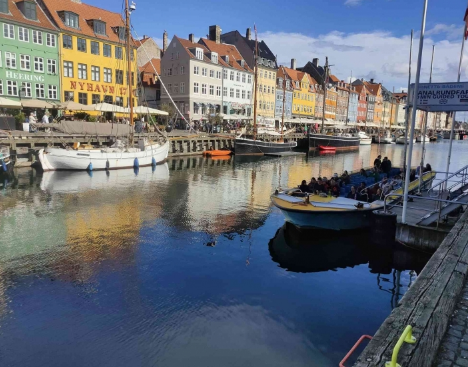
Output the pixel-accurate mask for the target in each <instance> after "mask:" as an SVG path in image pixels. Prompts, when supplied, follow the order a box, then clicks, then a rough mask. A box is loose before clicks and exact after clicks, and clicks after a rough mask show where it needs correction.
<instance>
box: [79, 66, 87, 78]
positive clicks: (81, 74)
mask: <svg viewBox="0 0 468 367" xmlns="http://www.w3.org/2000/svg"><path fill="white" fill-rule="evenodd" d="M78 79H85V80H86V79H88V65H86V64H78Z"/></svg>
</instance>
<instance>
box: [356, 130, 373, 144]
mask: <svg viewBox="0 0 468 367" xmlns="http://www.w3.org/2000/svg"><path fill="white" fill-rule="evenodd" d="M358 137H359V144H360V145H371V144H372V138H371V137H370V136H369V135H367V134H366V133H365V132H364V131H359V132H358Z"/></svg>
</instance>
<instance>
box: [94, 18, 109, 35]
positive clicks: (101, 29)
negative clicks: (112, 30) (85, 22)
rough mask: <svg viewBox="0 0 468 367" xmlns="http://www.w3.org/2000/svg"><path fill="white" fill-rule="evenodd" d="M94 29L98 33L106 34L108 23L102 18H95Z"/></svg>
mask: <svg viewBox="0 0 468 367" xmlns="http://www.w3.org/2000/svg"><path fill="white" fill-rule="evenodd" d="M93 30H94V33H96V34H102V35H103V36H105V35H106V23H104V22H102V21H100V20H93Z"/></svg>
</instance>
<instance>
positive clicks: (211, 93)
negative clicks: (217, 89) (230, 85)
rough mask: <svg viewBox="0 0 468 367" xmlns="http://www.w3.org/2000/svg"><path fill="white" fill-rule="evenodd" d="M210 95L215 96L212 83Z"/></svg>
mask: <svg viewBox="0 0 468 367" xmlns="http://www.w3.org/2000/svg"><path fill="white" fill-rule="evenodd" d="M210 96H214V85H210Z"/></svg>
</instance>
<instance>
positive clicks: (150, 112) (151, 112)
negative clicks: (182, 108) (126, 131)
mask: <svg viewBox="0 0 468 367" xmlns="http://www.w3.org/2000/svg"><path fill="white" fill-rule="evenodd" d="M133 113H138V114H147V115H162V116H168V115H169V113H167V112H166V111H161V110H157V109H156V108H150V107H145V106H138V107H133Z"/></svg>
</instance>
